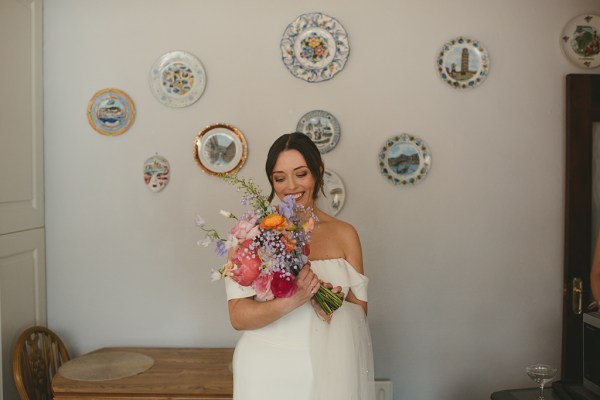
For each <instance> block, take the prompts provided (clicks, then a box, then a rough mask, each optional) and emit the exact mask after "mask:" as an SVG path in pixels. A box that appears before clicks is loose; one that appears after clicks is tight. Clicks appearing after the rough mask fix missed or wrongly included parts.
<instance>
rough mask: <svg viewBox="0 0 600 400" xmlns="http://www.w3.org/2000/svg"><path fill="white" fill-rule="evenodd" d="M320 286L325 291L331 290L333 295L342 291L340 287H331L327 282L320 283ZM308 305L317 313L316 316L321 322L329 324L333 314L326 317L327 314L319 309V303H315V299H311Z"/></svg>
mask: <svg viewBox="0 0 600 400" xmlns="http://www.w3.org/2000/svg"><path fill="white" fill-rule="evenodd" d="M320 285H323V286H324V287H326V288H327V289H329V290H331V291H332V292H333V293H340V292H341V291H342V287H341V286H336V287H333V285H332V284H331V283H329V282H320ZM317 290H318V289H317ZM315 293H316V292H315ZM310 304H311V305H312V306H313V309H314V310H315V313H317V316H318V317H319V318H320V319H321V320H323V321H325V322H327V323H330V322H331V318H332V317H333V313H331V314H329V315H327V313H326V312H325V311H323V309H322V308H321V306H320V305H319V303H317V301H316V300H315V299H311V301H310Z"/></svg>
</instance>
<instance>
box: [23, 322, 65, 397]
mask: <svg viewBox="0 0 600 400" xmlns="http://www.w3.org/2000/svg"><path fill="white" fill-rule="evenodd" d="M68 360H69V352H68V351H67V348H66V347H65V345H64V343H63V342H62V340H60V338H59V337H58V335H56V333H54V332H52V331H51V330H50V329H48V328H45V327H43V326H33V327H31V328H28V329H26V330H25V331H24V332H23V333H21V335H19V337H18V338H17V341H16V343H15V346H14V350H13V359H12V367H13V378H14V380H15V385H16V387H17V391H18V392H19V396H20V397H21V400H51V399H52V397H53V396H52V386H51V385H52V378H53V377H54V374H56V372H57V371H58V368H59V367H60V366H61V365H62V364H63V363H65V362H66V361H68Z"/></svg>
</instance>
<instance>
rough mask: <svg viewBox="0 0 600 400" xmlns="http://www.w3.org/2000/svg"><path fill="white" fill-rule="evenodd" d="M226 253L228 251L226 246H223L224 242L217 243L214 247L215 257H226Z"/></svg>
mask: <svg viewBox="0 0 600 400" xmlns="http://www.w3.org/2000/svg"><path fill="white" fill-rule="evenodd" d="M227 252H228V250H227V246H225V242H223V241H221V240H219V241H217V243H216V246H215V253H217V255H218V256H219V257H222V256H224V255H226V254H227Z"/></svg>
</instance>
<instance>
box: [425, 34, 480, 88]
mask: <svg viewBox="0 0 600 400" xmlns="http://www.w3.org/2000/svg"><path fill="white" fill-rule="evenodd" d="M436 67H437V70H438V72H439V74H440V78H442V81H444V82H446V83H447V84H448V85H450V86H451V87H453V88H456V89H469V88H474V87H477V86H479V85H480V84H481V83H482V82H483V81H484V80H485V78H486V77H487V76H488V73H489V70H490V57H489V55H488V52H487V50H486V49H485V47H484V46H483V45H482V44H481V43H480V42H479V41H478V40H475V39H471V38H468V37H464V36H459V37H457V38H455V39H452V40H450V41H449V42H447V43H445V44H444V45H443V46H442V48H441V50H440V52H439V55H438V57H437V60H436Z"/></svg>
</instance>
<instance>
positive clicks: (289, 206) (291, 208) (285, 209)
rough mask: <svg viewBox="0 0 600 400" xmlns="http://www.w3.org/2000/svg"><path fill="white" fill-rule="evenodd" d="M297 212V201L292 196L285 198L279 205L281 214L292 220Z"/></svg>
mask: <svg viewBox="0 0 600 400" xmlns="http://www.w3.org/2000/svg"><path fill="white" fill-rule="evenodd" d="M295 211H296V200H294V198H293V197H292V196H289V195H288V196H285V197H284V198H283V201H282V202H281V203H280V204H279V213H280V214H281V215H283V216H284V217H285V218H287V219H290V218H292V216H293V215H294V212H295Z"/></svg>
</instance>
